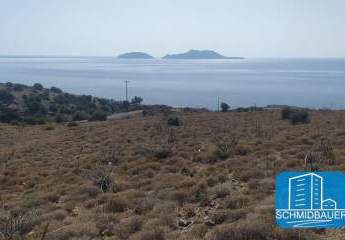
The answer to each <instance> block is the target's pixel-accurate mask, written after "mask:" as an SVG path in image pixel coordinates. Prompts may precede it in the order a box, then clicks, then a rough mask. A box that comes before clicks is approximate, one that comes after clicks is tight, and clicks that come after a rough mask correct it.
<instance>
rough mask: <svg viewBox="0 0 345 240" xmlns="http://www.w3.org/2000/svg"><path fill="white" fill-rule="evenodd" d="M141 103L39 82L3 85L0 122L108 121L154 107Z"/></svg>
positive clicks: (0, 95) (1, 87)
mask: <svg viewBox="0 0 345 240" xmlns="http://www.w3.org/2000/svg"><path fill="white" fill-rule="evenodd" d="M141 101H142V99H141V98H139V97H134V98H133V99H132V100H131V102H129V103H127V102H126V101H115V100H113V99H105V98H98V97H93V96H90V95H76V94H70V93H66V92H63V91H62V90H61V89H58V88H56V87H52V88H50V89H47V88H44V87H43V86H42V85H41V84H38V83H36V84H34V85H33V86H26V85H22V84H14V83H6V84H3V83H0V122H6V123H19V122H25V123H29V124H42V123H45V122H51V121H53V122H66V121H81V120H91V121H92V120H105V119H106V117H107V116H108V115H110V114H112V113H115V112H124V111H128V110H138V109H150V108H152V107H153V106H142V105H140V103H141Z"/></svg>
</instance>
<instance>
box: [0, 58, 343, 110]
mask: <svg viewBox="0 0 345 240" xmlns="http://www.w3.org/2000/svg"><path fill="white" fill-rule="evenodd" d="M125 81H128V95H129V98H132V97H134V96H140V97H142V98H143V99H144V103H146V104H166V105H170V106H175V107H206V108H209V109H216V108H217V104H218V99H219V101H220V102H226V103H228V104H229V105H230V106H231V107H232V108H236V107H246V106H254V105H256V106H266V105H272V104H279V105H293V106H301V107H309V108H322V109H344V108H345V59H339V58H328V59H322V58H318V59H307V58H300V59H292V58H280V59H278V58H276V59H269V58H261V59H259V58H247V59H243V60H231V59H227V60H163V59H154V60H134V59H131V60H122V59H121V60H120V59H116V58H115V57H54V56H49V57H47V56H0V82H1V83H5V82H13V83H22V84H26V85H32V84H34V83H41V84H42V85H43V86H44V87H47V88H49V87H52V86H55V87H58V88H61V89H62V90H63V91H66V92H70V93H75V94H87V95H94V96H98V97H106V98H113V99H115V100H124V99H125V94H126V91H125V90H126V88H125V86H126V85H125Z"/></svg>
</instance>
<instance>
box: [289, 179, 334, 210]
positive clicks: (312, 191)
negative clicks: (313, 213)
mask: <svg viewBox="0 0 345 240" xmlns="http://www.w3.org/2000/svg"><path fill="white" fill-rule="evenodd" d="M322 186H323V179H322V177H320V176H319V175H317V174H314V173H309V174H304V175H301V176H297V177H292V178H290V179H289V209H322V206H323V205H322V203H323V202H322V194H323V192H322ZM325 204H329V203H325Z"/></svg>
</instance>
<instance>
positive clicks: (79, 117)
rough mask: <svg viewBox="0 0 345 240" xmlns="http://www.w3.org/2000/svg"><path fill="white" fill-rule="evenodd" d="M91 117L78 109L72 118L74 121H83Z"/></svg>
mask: <svg viewBox="0 0 345 240" xmlns="http://www.w3.org/2000/svg"><path fill="white" fill-rule="evenodd" d="M89 118H90V115H89V114H87V113H86V112H84V111H77V112H76V113H74V114H73V117H72V120H73V121H83V120H87V119H89Z"/></svg>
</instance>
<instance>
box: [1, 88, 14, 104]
mask: <svg viewBox="0 0 345 240" xmlns="http://www.w3.org/2000/svg"><path fill="white" fill-rule="evenodd" d="M13 100H14V96H13V95H12V94H11V93H10V92H9V91H7V90H4V89H0V104H10V103H12V102H13Z"/></svg>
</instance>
